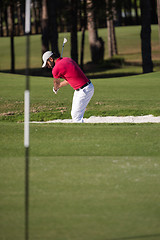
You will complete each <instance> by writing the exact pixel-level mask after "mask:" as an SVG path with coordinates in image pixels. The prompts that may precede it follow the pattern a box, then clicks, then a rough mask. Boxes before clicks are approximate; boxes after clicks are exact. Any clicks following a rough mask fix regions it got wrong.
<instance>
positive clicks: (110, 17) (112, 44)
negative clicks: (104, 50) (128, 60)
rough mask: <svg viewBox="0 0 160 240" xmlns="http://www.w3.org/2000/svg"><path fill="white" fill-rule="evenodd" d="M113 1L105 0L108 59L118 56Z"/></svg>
mask: <svg viewBox="0 0 160 240" xmlns="http://www.w3.org/2000/svg"><path fill="white" fill-rule="evenodd" d="M114 15H115V0H114V1H111V0H106V19H107V29H108V52H109V57H113V55H115V54H118V50H117V41H116V34H115V27H114Z"/></svg>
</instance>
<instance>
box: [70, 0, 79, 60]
mask: <svg viewBox="0 0 160 240" xmlns="http://www.w3.org/2000/svg"><path fill="white" fill-rule="evenodd" d="M70 4H71V14H70V16H71V17H70V20H71V25H70V26H71V58H72V59H73V60H74V61H75V62H76V63H78V44H77V12H78V10H77V8H78V1H77V0H71V1H70Z"/></svg>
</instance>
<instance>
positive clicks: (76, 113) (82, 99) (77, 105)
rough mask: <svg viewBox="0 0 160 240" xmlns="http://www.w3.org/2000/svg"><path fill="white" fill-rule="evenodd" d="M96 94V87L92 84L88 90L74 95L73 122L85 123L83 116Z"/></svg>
mask: <svg viewBox="0 0 160 240" xmlns="http://www.w3.org/2000/svg"><path fill="white" fill-rule="evenodd" d="M93 93H94V87H93V85H92V83H91V84H90V85H88V86H87V87H86V88H84V89H82V90H80V91H78V92H76V91H75V93H74V97H73V102H72V112H71V115H72V119H73V122H77V123H78V122H79V123H81V122H83V116H84V113H85V110H86V107H87V105H88V103H89V101H90V100H91V98H92V96H93Z"/></svg>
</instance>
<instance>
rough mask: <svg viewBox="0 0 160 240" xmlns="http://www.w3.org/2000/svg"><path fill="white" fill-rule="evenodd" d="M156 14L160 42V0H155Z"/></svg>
mask: <svg viewBox="0 0 160 240" xmlns="http://www.w3.org/2000/svg"><path fill="white" fill-rule="evenodd" d="M157 15H158V29H159V42H160V0H157Z"/></svg>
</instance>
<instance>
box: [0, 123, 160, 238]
mask: <svg viewBox="0 0 160 240" xmlns="http://www.w3.org/2000/svg"><path fill="white" fill-rule="evenodd" d="M30 133H31V137H30V140H31V141H30V142H31V148H30V215H29V216H30V218H29V220H30V227H29V229H30V231H29V233H30V239H31V240H32V239H33V240H35V239H39V240H41V239H46V240H51V239H55V240H63V239H66V240H81V239H83V240H91V239H92V240H103V239H106V240H113V239H128V240H129V239H137V240H141V239H150V240H154V239H158V238H159V237H160V233H159V221H160V211H159V202H160V192H159V179H160V164H159V159H160V151H159V144H160V134H159V133H160V125H159V124H86V125H83V124H72V125H71V124H45V125H43V124H31V130H30ZM0 137H1V152H0V156H1V158H0V168H1V175H0V191H1V201H0V215H1V220H0V223H1V224H0V235H1V239H5V240H9V239H16V240H19V239H23V238H24V166H25V164H24V147H23V124H22V123H1V124H0Z"/></svg>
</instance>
